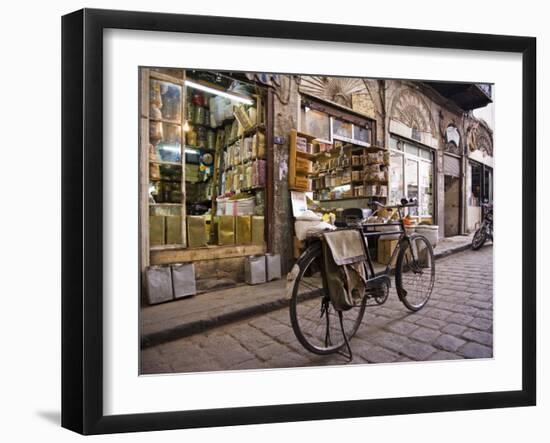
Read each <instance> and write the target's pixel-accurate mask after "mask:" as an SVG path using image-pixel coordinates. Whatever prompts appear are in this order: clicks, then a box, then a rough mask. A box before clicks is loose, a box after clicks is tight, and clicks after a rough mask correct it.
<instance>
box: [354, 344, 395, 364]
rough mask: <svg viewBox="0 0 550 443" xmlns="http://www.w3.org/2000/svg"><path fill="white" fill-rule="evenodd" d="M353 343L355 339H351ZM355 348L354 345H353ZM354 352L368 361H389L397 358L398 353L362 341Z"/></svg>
mask: <svg viewBox="0 0 550 443" xmlns="http://www.w3.org/2000/svg"><path fill="white" fill-rule="evenodd" d="M352 344H353V345H355V341H352ZM353 348H355V346H353ZM355 354H358V355H360V356H361V357H363V358H364V359H365V360H367V361H368V362H369V363H391V362H394V361H396V360H397V359H398V358H399V354H397V353H395V352H393V351H390V350H388V349H384V348H381V347H380V346H376V345H369V344H367V343H365V342H362V343H361V345H360V347H359V349H358V350H357V351H355Z"/></svg>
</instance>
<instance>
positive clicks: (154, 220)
mask: <svg viewBox="0 0 550 443" xmlns="http://www.w3.org/2000/svg"><path fill="white" fill-rule="evenodd" d="M149 243H150V244H151V246H158V245H164V244H166V236H165V231H164V216H162V215H150V216H149Z"/></svg>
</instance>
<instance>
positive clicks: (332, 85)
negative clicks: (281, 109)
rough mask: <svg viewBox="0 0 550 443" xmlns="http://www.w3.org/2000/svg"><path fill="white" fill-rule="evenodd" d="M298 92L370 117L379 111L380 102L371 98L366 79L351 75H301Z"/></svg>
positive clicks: (373, 116) (374, 116)
mask: <svg viewBox="0 0 550 443" xmlns="http://www.w3.org/2000/svg"><path fill="white" fill-rule="evenodd" d="M299 90H300V92H302V93H304V94H308V95H312V96H314V97H317V98H320V99H321V100H325V101H328V102H332V103H336V104H338V105H341V106H345V107H347V108H350V109H353V110H354V111H358V112H361V113H362V114H365V115H367V116H369V117H371V118H376V114H377V113H380V104H379V103H377V102H376V100H374V99H373V95H371V91H370V90H369V86H368V80H364V79H361V78H353V77H327V76H321V75H302V76H301V77H300V86H299Z"/></svg>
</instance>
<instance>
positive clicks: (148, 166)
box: [139, 68, 272, 291]
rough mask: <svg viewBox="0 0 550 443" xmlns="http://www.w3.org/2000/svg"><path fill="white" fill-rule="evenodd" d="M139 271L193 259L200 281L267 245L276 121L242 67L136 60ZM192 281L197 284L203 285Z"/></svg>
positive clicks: (227, 276)
mask: <svg viewBox="0 0 550 443" xmlns="http://www.w3.org/2000/svg"><path fill="white" fill-rule="evenodd" d="M140 79H141V91H140V103H141V106H140V109H141V115H140V118H141V129H140V159H139V161H140V269H141V271H142V272H144V271H145V270H147V269H148V268H150V267H155V266H157V265H173V264H189V263H193V265H194V277H195V278H196V280H197V283H198V284H199V285H200V284H201V282H202V283H203V284H204V285H205V288H211V287H215V286H216V285H219V284H234V283H236V282H237V281H242V279H243V269H244V266H243V262H244V257H246V256H251V255H258V254H264V253H266V252H267V250H268V243H269V242H268V241H267V240H266V239H267V238H268V235H267V231H268V220H267V218H268V214H269V211H268V208H269V207H270V203H271V202H270V201H269V199H270V198H271V192H270V190H269V189H268V187H269V180H268V177H269V172H270V168H271V167H272V163H271V162H272V157H271V158H270V155H271V152H272V145H270V143H269V140H270V138H268V136H269V134H270V131H271V130H272V129H271V125H272V113H271V112H270V106H272V104H271V103H270V101H269V100H270V99H269V94H268V93H267V90H266V88H263V87H261V85H258V84H256V83H255V82H250V81H247V79H246V77H245V76H244V75H242V74H240V75H233V74H230V73H218V72H217V73H212V72H207V71H197V70H184V69H153V68H151V69H150V68H141V69H140ZM205 288H200V287H199V288H197V290H199V291H200V290H201V289H205Z"/></svg>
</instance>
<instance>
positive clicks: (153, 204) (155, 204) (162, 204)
mask: <svg viewBox="0 0 550 443" xmlns="http://www.w3.org/2000/svg"><path fill="white" fill-rule="evenodd" d="M182 205H183V203H149V206H182Z"/></svg>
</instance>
